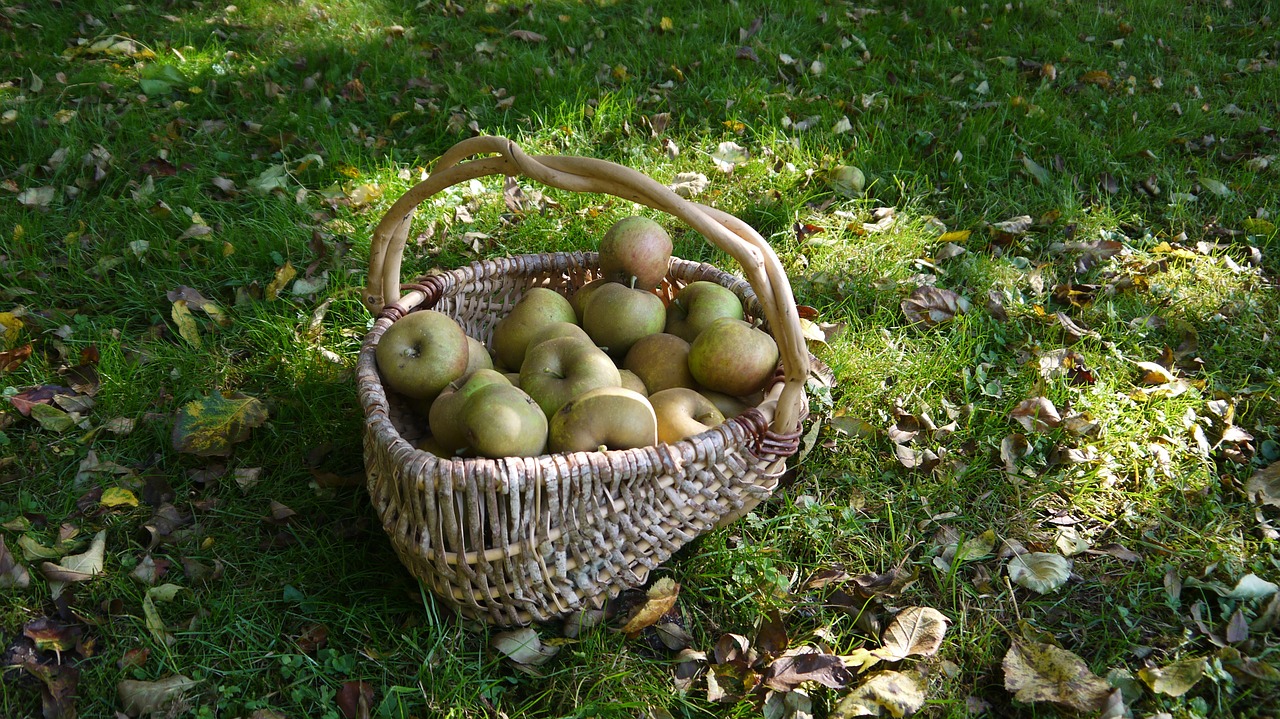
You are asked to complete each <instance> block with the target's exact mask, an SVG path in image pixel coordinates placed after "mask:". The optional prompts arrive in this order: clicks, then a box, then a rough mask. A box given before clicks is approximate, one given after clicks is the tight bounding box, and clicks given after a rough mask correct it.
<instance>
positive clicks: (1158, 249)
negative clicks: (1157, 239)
mask: <svg viewBox="0 0 1280 719" xmlns="http://www.w3.org/2000/svg"><path fill="white" fill-rule="evenodd" d="M1169 252H1173V247H1172V246H1171V245H1170V244H1169V243H1168V242H1161V243H1160V244H1158V245H1156V246H1155V247H1152V248H1151V253H1152V254H1155V255H1162V254H1166V253H1169Z"/></svg>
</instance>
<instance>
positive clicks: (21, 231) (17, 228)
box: [13, 225, 27, 242]
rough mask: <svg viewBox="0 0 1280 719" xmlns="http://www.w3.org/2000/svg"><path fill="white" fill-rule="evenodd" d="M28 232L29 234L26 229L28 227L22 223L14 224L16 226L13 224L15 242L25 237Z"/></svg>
mask: <svg viewBox="0 0 1280 719" xmlns="http://www.w3.org/2000/svg"><path fill="white" fill-rule="evenodd" d="M26 234H27V230H26V228H24V227H23V226H22V225H14V226H13V241H14V242H17V241H18V240H21V239H22V238H23V237H25V236H26Z"/></svg>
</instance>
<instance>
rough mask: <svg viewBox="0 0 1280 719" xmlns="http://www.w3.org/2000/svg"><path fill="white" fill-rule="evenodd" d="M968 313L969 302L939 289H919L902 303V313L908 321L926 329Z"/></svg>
mask: <svg viewBox="0 0 1280 719" xmlns="http://www.w3.org/2000/svg"><path fill="white" fill-rule="evenodd" d="M968 311H969V301H968V300H966V299H965V298H963V297H961V296H960V295H957V294H956V293H954V292H952V291H951V290H946V289H939V288H937V287H930V286H925V287H917V288H916V289H915V291H914V292H912V293H911V295H910V296H909V297H908V298H907V299H905V300H903V301H902V313H903V314H904V315H906V318H907V321H908V322H910V323H911V324H917V323H920V324H923V325H924V326H925V327H933V326H935V325H938V324H941V323H943V322H946V321H948V320H950V319H953V318H954V317H955V316H956V315H961V314H964V313H965V312H968Z"/></svg>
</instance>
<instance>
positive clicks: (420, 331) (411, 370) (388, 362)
mask: <svg viewBox="0 0 1280 719" xmlns="http://www.w3.org/2000/svg"><path fill="white" fill-rule="evenodd" d="M374 358H375V359H376V360H377V363H378V373H379V374H380V375H381V376H382V381H383V382H385V383H386V385H387V386H388V387H390V388H391V389H393V390H395V391H396V392H399V393H400V394H403V395H405V396H407V397H410V398H412V399H419V400H430V399H431V398H433V397H435V396H436V395H437V394H440V390H442V389H444V388H445V387H446V386H448V384H449V383H450V382H452V381H454V380H455V379H457V378H459V377H461V376H462V374H463V373H464V372H466V370H467V362H468V361H469V350H468V348H467V333H466V332H463V331H462V327H461V326H460V325H459V324H458V323H457V322H455V321H454V320H453V318H452V317H449V316H448V315H446V314H443V313H440V312H436V311H435V310H419V311H417V312H411V313H409V314H407V315H405V316H404V317H401V318H400V319H399V320H397V321H395V322H394V323H392V325H391V326H390V327H388V328H387V331H386V332H385V333H383V335H382V338H381V339H379V340H378V346H377V348H375V349H374Z"/></svg>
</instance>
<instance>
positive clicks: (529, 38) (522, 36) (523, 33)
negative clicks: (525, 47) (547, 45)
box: [507, 30, 547, 42]
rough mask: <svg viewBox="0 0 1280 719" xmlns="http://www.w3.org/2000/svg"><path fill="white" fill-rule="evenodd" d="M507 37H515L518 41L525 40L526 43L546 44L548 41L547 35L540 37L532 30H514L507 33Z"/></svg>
mask: <svg viewBox="0 0 1280 719" xmlns="http://www.w3.org/2000/svg"><path fill="white" fill-rule="evenodd" d="M507 37H513V38H515V39H517V40H524V41H525V42H546V40H547V37H546V36H545V35H539V34H538V33H536V32H533V31H532V30H512V31H511V32H509V33H507Z"/></svg>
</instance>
